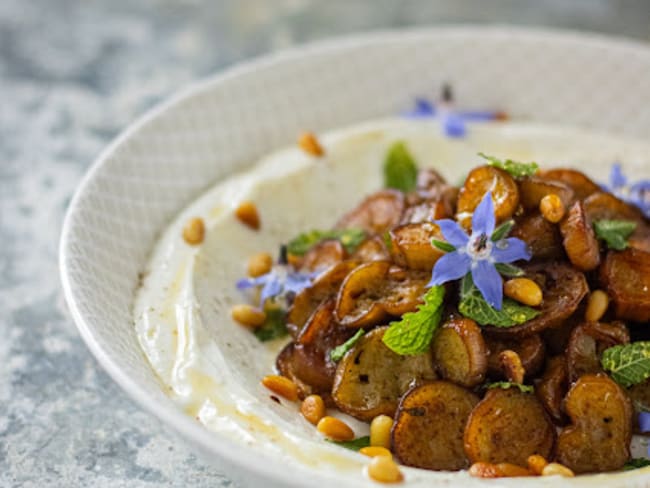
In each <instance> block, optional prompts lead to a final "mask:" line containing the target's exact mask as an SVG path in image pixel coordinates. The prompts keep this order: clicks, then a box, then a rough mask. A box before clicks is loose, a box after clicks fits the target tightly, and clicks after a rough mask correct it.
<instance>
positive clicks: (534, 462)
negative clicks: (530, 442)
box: [526, 454, 548, 476]
mask: <svg viewBox="0 0 650 488" xmlns="http://www.w3.org/2000/svg"><path fill="white" fill-rule="evenodd" d="M526 462H527V463H528V469H530V470H531V471H532V473H533V474H536V475H538V476H539V475H541V474H542V471H543V470H544V468H545V467H546V465H547V464H548V461H547V460H546V459H545V458H544V456H540V455H539V454H533V455H532V456H528V459H527V460H526Z"/></svg>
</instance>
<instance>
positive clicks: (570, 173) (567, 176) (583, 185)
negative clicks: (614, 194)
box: [540, 168, 601, 200]
mask: <svg viewBox="0 0 650 488" xmlns="http://www.w3.org/2000/svg"><path fill="white" fill-rule="evenodd" d="M540 176H541V177H542V178H545V179H547V180H557V181H561V182H562V183H565V184H567V185H569V186H570V187H571V189H572V190H573V192H574V193H575V197H576V198H577V199H578V200H584V199H585V198H587V197H588V196H590V195H592V194H594V193H596V192H599V191H601V190H600V187H599V186H598V185H597V184H596V183H594V182H593V181H592V180H591V179H590V178H589V177H588V176H587V175H585V174H584V173H583V172H581V171H578V170H575V169H569V168H555V169H549V170H547V171H542V173H541V174H540Z"/></svg>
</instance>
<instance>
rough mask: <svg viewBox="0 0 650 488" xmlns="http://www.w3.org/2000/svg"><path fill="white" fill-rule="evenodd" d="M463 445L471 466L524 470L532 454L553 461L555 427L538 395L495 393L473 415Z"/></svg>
mask: <svg viewBox="0 0 650 488" xmlns="http://www.w3.org/2000/svg"><path fill="white" fill-rule="evenodd" d="M464 441H465V453H466V454H467V457H468V458H469V460H470V462H472V463H475V462H478V461H484V462H489V463H501V462H508V463H513V464H518V465H520V466H525V465H526V460H527V459H528V456H531V455H533V454H539V455H541V456H543V457H545V458H547V459H548V458H549V457H550V455H551V453H552V452H553V445H554V443H555V427H554V426H553V424H552V423H551V421H550V419H549V418H548V415H547V414H546V411H545V410H544V407H543V406H542V405H541V403H539V401H538V400H537V398H536V397H535V395H533V394H531V393H523V392H521V391H520V390H519V389H518V388H509V389H507V390H502V389H493V390H489V391H488V392H487V394H486V395H485V398H483V400H481V402H480V403H479V404H478V405H476V407H475V408H474V410H473V411H472V413H471V414H470V416H469V420H468V421H467V426H466V427H465V436H464Z"/></svg>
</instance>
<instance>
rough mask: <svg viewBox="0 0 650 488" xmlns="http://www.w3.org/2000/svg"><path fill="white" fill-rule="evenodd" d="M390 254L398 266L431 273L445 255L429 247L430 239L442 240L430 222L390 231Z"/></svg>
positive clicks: (403, 226)
mask: <svg viewBox="0 0 650 488" xmlns="http://www.w3.org/2000/svg"><path fill="white" fill-rule="evenodd" d="M390 239H391V243H392V246H391V253H392V255H393V260H394V261H395V263H396V264H398V265H399V266H402V267H404V268H410V269H418V270H424V271H429V272H430V271H431V269H432V268H433V266H434V265H435V264H436V261H438V259H440V258H441V257H442V256H443V255H444V254H445V253H444V252H442V251H440V250H439V249H437V248H435V247H433V246H432V245H431V239H437V240H444V237H443V236H442V234H441V233H440V229H439V227H438V226H437V225H435V224H432V223H430V222H426V223H423V224H407V225H400V226H399V227H397V228H395V229H393V230H391V231H390Z"/></svg>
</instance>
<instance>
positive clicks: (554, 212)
mask: <svg viewBox="0 0 650 488" xmlns="http://www.w3.org/2000/svg"><path fill="white" fill-rule="evenodd" d="M539 211H540V212H541V213H542V217H544V218H545V219H546V220H548V221H549V222H551V223H553V224H557V223H558V222H559V221H560V220H562V217H564V214H565V213H566V207H565V206H564V203H562V199H561V198H560V197H558V196H557V195H555V194H553V193H550V194H548V195H546V196H545V197H544V198H542V200H541V201H540V202H539Z"/></svg>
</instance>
